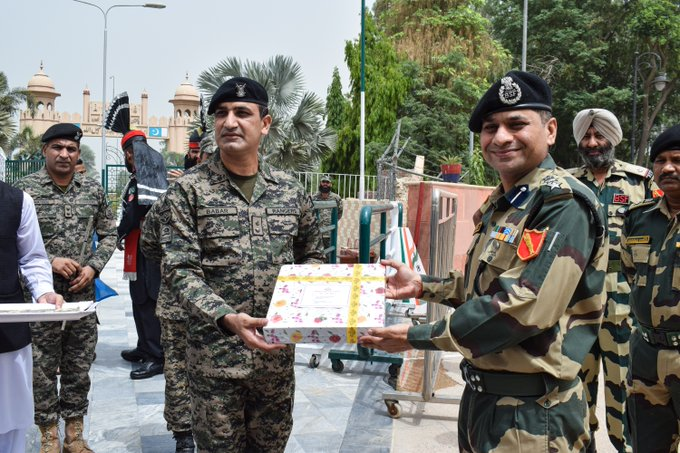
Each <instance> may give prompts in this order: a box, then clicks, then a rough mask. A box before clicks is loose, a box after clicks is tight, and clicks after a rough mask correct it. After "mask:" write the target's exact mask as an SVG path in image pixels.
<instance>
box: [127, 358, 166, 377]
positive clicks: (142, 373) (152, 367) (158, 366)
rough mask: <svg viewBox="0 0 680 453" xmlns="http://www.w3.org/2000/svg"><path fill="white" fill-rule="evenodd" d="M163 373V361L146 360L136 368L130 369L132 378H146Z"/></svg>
mask: <svg viewBox="0 0 680 453" xmlns="http://www.w3.org/2000/svg"><path fill="white" fill-rule="evenodd" d="M157 374H163V362H153V361H151V362H144V363H143V364H142V366H140V367H139V368H137V369H136V370H133V371H130V379H146V378H150V377H153V376H155V375H157Z"/></svg>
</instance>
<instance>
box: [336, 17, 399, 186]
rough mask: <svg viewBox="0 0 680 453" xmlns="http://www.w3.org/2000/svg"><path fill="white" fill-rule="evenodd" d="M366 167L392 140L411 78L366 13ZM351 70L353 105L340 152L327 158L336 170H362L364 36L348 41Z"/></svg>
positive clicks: (342, 130) (372, 167)
mask: <svg viewBox="0 0 680 453" xmlns="http://www.w3.org/2000/svg"><path fill="white" fill-rule="evenodd" d="M364 29H365V39H364V45H365V67H364V76H365V83H366V84H365V88H366V92H365V104H366V105H365V114H366V117H365V144H366V145H365V146H366V147H365V152H366V159H365V170H366V173H367V174H371V173H374V172H375V161H376V158H377V157H379V156H380V154H382V152H383V151H384V149H385V148H386V147H387V145H388V144H389V142H390V139H391V138H392V135H393V133H394V129H395V126H396V123H397V112H398V110H399V108H401V106H402V105H403V103H404V100H405V99H406V94H407V93H408V90H409V85H410V81H409V79H408V78H407V77H406V75H405V74H404V67H403V62H402V60H401V59H400V58H399V57H398V55H397V52H396V51H395V49H394V47H393V45H392V43H391V41H390V40H388V39H387V38H385V36H384V34H383V33H382V32H381V31H380V30H379V29H378V27H377V26H376V24H375V21H374V19H373V15H372V14H371V13H370V12H369V11H367V12H366V15H365V23H364ZM345 62H346V63H347V66H348V68H349V72H350V106H349V108H348V109H347V111H346V112H347V115H345V117H344V121H343V125H342V127H341V128H340V129H339V130H338V148H337V151H336V152H335V153H333V154H331V155H329V156H328V157H327V158H326V159H325V160H324V168H325V169H326V170H328V171H330V172H334V173H355V174H356V173H359V165H360V162H359V159H360V130H361V129H360V126H361V125H360V120H361V38H360V37H359V38H357V39H356V40H354V41H347V42H346V43H345Z"/></svg>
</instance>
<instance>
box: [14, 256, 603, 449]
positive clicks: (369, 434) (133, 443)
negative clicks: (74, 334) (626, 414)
mask: <svg viewBox="0 0 680 453" xmlns="http://www.w3.org/2000/svg"><path fill="white" fill-rule="evenodd" d="M122 269H123V254H122V252H119V251H116V253H115V254H114V256H113V258H112V259H111V261H110V262H109V264H108V265H107V267H106V268H105V269H104V271H103V273H102V279H103V280H104V281H105V282H106V283H108V284H109V285H110V286H112V287H113V288H114V289H116V290H117V291H118V293H119V295H118V296H116V297H112V298H109V299H106V300H105V301H103V302H102V303H101V304H100V306H99V308H98V316H99V320H100V326H99V342H98V344H97V359H96V361H95V362H94V364H93V367H92V370H91V378H92V388H91V391H90V395H89V398H90V410H89V413H88V415H87V417H86V418H85V436H86V438H87V439H88V441H89V443H90V446H91V447H92V448H93V449H94V450H95V451H96V452H98V453H127V452H131V453H139V452H143V453H161V452H162V453H166V452H170V453H171V452H174V440H173V439H172V437H171V434H170V433H169V432H168V431H167V430H166V426H165V420H164V419H163V402H164V396H163V389H164V385H165V380H164V378H163V376H155V377H153V378H150V379H145V380H138V381H132V380H130V378H129V374H130V371H131V370H132V369H133V367H134V365H133V364H130V363H128V362H126V361H124V360H123V359H122V358H121V357H120V351H121V350H123V349H127V348H130V347H134V346H135V344H136V341H137V338H136V331H135V327H134V321H133V318H132V308H131V305H130V297H129V291H128V287H127V285H128V284H127V281H124V280H122ZM312 352H321V353H322V355H321V364H320V366H319V367H318V368H314V369H312V368H310V367H309V366H308V363H309V359H310V355H311V353H312ZM296 359H297V360H296V366H295V374H296V380H297V387H296V393H295V407H294V412H293V417H294V427H293V433H292V436H291V438H290V440H289V442H288V446H287V448H286V453H323V452H328V453H336V452H348V453H349V452H352V453H354V452H356V451H361V452H362V453H388V452H394V453H410V452H422V451H444V450H446V451H455V450H457V442H456V436H457V434H456V423H457V416H456V414H457V412H458V406H457V405H449V404H433V403H411V402H407V401H402V402H401V408H402V417H401V418H400V419H398V420H393V419H391V418H390V417H389V415H388V414H387V409H386V406H385V404H384V402H383V399H382V393H383V392H386V391H392V388H391V387H389V386H388V385H387V383H386V381H387V375H388V373H387V364H378V363H374V364H372V363H367V362H358V361H349V362H345V363H344V365H345V368H344V370H343V372H342V373H335V372H333V371H332V370H331V364H330V361H329V360H328V358H327V350H324V351H312V350H309V349H305V348H299V349H298V352H297V356H296ZM456 361H457V360H456V359H455V356H448V357H446V358H445V360H444V361H443V367H444V368H445V370H446V374H447V375H449V376H450V377H451V378H452V379H454V380H458V382H460V377H459V376H460V375H459V373H458V370H457V365H456ZM461 388H462V386H461V385H454V386H453V387H450V388H447V389H443V390H442V391H439V392H438V396H439V395H455V394H457V393H459V392H460V390H461ZM600 393H601V394H602V393H603V392H600ZM63 432H64V430H63V422H62V426H61V433H62V436H63ZM28 436H29V439H28V440H29V445H28V448H27V453H37V452H38V451H39V438H40V436H39V431H38V429H37V427H34V428H33V429H32V430H31V431H30V432H29V434H28ZM607 446H609V444H608V442H607V440H606V438H602V439H600V438H598V450H599V451H600V452H602V453H606V452H609V451H612V452H613V451H614V450H613V449H611V450H609V449H607V448H606V447H607Z"/></svg>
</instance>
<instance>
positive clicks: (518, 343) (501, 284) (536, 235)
mask: <svg viewBox="0 0 680 453" xmlns="http://www.w3.org/2000/svg"><path fill="white" fill-rule="evenodd" d="M551 110H552V95H551V93H550V88H549V87H548V84H547V83H546V82H545V81H544V80H543V79H541V78H540V77H538V76H536V75H535V74H530V73H527V72H520V71H511V72H509V73H507V74H506V75H505V76H504V77H503V78H501V79H500V80H499V81H497V82H496V83H494V84H493V85H492V86H491V88H489V90H488V91H487V92H486V93H485V94H484V96H482V98H481V99H480V100H479V103H478V104H477V107H476V108H475V109H474V111H473V113H472V115H471V117H470V122H469V126H470V130H472V131H474V132H479V133H480V142H481V148H482V154H483V156H484V159H485V160H486V162H487V163H488V164H489V165H490V166H491V167H493V168H494V169H495V170H496V171H497V172H498V175H499V176H500V180H501V184H500V185H499V186H498V187H496V189H495V190H494V191H493V192H492V193H491V195H489V198H488V200H487V201H486V202H484V204H483V205H482V206H481V207H480V209H479V210H478V211H477V213H476V214H475V216H474V218H475V219H476V223H477V225H476V227H475V237H474V243H473V244H472V246H471V247H470V248H469V251H468V255H467V261H466V268H465V275H463V274H461V273H455V274H451V276H450V277H449V278H445V279H440V278H435V277H431V276H421V275H418V274H417V273H416V272H414V271H413V270H411V269H410V268H409V267H408V266H407V265H405V264H403V263H397V262H393V261H383V264H385V265H389V266H392V267H393V268H395V269H396V270H397V272H396V273H395V274H394V275H392V276H390V277H388V278H387V289H386V292H385V296H386V297H387V298H390V299H407V298H411V297H417V298H420V299H424V300H429V301H432V302H437V303H442V304H444V305H448V306H451V307H454V308H455V310H454V311H453V312H452V313H451V314H449V315H448V316H447V319H443V320H440V321H436V322H434V323H432V324H419V325H415V326H413V325H409V324H398V325H395V326H391V327H387V328H381V329H371V330H370V331H369V335H367V336H364V337H362V338H360V339H359V341H360V342H361V343H362V344H363V345H364V346H367V347H374V348H377V349H382V350H384V351H387V352H401V351H406V350H408V349H413V348H415V349H426V350H432V349H439V350H447V351H457V352H459V353H461V354H462V356H463V358H464V359H463V361H462V364H461V370H462V372H463V373H462V374H463V378H464V379H465V382H466V384H467V385H466V386H465V389H464V390H463V397H462V401H461V404H460V411H459V417H458V447H459V448H460V450H461V451H531V450H542V451H567V450H569V451H584V450H585V449H586V447H587V446H588V445H589V443H590V433H589V430H588V429H587V423H586V414H587V405H586V401H585V398H584V390H583V383H582V382H581V379H580V378H579V371H580V369H581V363H582V362H583V359H584V358H585V355H586V353H587V352H588V350H589V349H590V348H591V347H592V345H593V343H594V341H595V339H596V338H597V332H598V329H599V327H600V320H601V317H602V307H603V303H604V301H605V297H604V296H605V294H606V293H605V292H604V279H605V270H606V265H607V255H606V254H605V251H606V240H605V236H604V232H605V228H604V224H603V222H602V213H601V210H600V206H599V203H598V201H597V199H596V198H595V196H594V194H593V193H592V191H590V190H589V189H588V188H587V187H585V186H584V185H583V184H581V183H580V182H578V181H577V180H576V179H575V178H574V177H573V176H572V175H570V174H569V173H568V172H567V171H566V170H564V169H562V168H559V167H557V166H556V165H555V162H554V160H553V159H552V157H551V156H550V154H549V148H550V146H552V145H553V144H554V143H555V136H556V134H557V121H556V120H555V118H552V117H551Z"/></svg>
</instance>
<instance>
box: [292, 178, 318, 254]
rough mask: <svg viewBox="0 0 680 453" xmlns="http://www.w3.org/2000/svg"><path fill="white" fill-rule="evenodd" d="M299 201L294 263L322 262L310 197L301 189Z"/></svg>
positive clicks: (316, 223) (316, 225)
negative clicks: (298, 221) (298, 222)
mask: <svg viewBox="0 0 680 453" xmlns="http://www.w3.org/2000/svg"><path fill="white" fill-rule="evenodd" d="M299 203H300V224H299V225H298V235H297V236H296V237H295V241H294V243H293V253H294V255H295V264H319V263H324V262H325V256H324V254H323V242H322V241H321V233H320V232H319V224H318V221H317V218H316V214H315V213H314V204H313V202H312V198H311V197H310V196H309V195H307V194H306V193H305V192H304V191H302V190H301V191H300V196H299Z"/></svg>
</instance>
